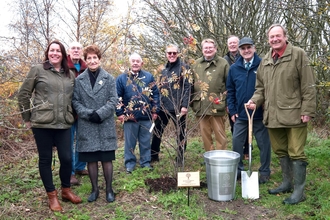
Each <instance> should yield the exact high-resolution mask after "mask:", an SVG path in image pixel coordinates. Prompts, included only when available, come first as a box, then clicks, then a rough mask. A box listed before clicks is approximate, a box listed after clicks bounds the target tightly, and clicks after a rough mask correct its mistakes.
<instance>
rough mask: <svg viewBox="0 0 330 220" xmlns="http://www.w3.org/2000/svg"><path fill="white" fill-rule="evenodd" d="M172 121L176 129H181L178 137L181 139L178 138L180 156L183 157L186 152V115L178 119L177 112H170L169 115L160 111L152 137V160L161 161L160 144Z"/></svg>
mask: <svg viewBox="0 0 330 220" xmlns="http://www.w3.org/2000/svg"><path fill="white" fill-rule="evenodd" d="M170 119H171V120H172V121H173V122H174V126H175V129H180V131H179V132H180V133H179V135H178V136H179V137H178V138H177V144H178V153H179V155H178V156H182V155H183V152H184V150H186V147H187V141H186V139H185V136H186V132H185V131H186V115H183V116H181V117H180V118H177V117H176V114H175V112H169V114H167V113H165V112H164V111H160V112H159V113H158V118H157V120H156V122H155V130H154V133H153V136H152V142H151V159H159V152H160V143H161V140H162V136H163V132H164V129H165V128H166V126H167V124H168V122H169V120H170ZM177 132H178V131H177Z"/></svg>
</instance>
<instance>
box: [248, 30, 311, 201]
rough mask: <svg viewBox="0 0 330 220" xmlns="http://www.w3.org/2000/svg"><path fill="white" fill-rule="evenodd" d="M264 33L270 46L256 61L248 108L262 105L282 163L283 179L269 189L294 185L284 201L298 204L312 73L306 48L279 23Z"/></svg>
mask: <svg viewBox="0 0 330 220" xmlns="http://www.w3.org/2000/svg"><path fill="white" fill-rule="evenodd" d="M267 35H268V43H269V45H270V46H271V49H270V51H269V52H268V53H267V54H266V55H265V57H264V59H263V60H262V61H261V63H260V65H259V68H258V71H257V80H256V91H255V93H254V95H253V96H252V98H251V99H250V100H249V101H248V104H249V108H250V109H254V108H256V107H259V106H261V105H263V107H264V117H263V118H264V119H263V123H264V124H265V126H266V127H267V128H268V133H269V137H270V141H271V145H272V148H273V151H274V153H275V154H276V155H277V156H278V157H279V160H280V163H281V168H282V177H283V182H282V184H281V185H280V186H279V187H277V188H275V189H271V190H269V193H270V194H279V193H287V192H291V190H292V188H293V190H294V191H293V193H292V194H291V196H290V197H288V198H286V199H285V200H284V201H283V203H284V204H297V203H299V202H301V201H303V200H304V199H305V195H304V186H305V180H306V166H307V164H308V163H307V157H306V155H305V153H304V146H305V144H306V138H307V122H308V121H309V120H310V119H311V118H312V117H314V116H315V110H316V89H315V77H314V74H313V70H312V68H311V66H310V65H309V60H308V57H307V55H306V53H305V51H304V50H302V49H301V48H298V47H295V46H293V45H292V44H291V43H289V42H288V41H287V35H286V30H285V28H284V27H283V26H282V25H280V24H273V25H272V26H271V27H270V28H269V29H268V32H267Z"/></svg>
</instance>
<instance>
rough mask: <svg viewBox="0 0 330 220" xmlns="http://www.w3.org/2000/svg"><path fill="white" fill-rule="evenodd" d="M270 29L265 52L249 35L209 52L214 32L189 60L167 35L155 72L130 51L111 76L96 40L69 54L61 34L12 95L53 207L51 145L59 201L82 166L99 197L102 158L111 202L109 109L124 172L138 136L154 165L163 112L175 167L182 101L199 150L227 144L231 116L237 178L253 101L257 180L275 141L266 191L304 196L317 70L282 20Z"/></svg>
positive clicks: (113, 144) (145, 163)
mask: <svg viewBox="0 0 330 220" xmlns="http://www.w3.org/2000/svg"><path fill="white" fill-rule="evenodd" d="M267 35H268V42H269V44H270V46H271V49H270V51H269V52H268V53H267V54H266V55H265V57H264V58H263V59H261V58H260V57H259V56H258V55H257V53H256V48H255V44H254V42H253V40H252V39H251V38H248V37H244V38H242V39H241V40H239V38H238V37H236V36H230V37H229V39H228V48H229V52H228V54H226V56H225V57H224V58H221V57H219V56H218V55H217V54H216V53H217V45H216V43H215V41H214V40H213V39H209V38H207V39H204V40H203V41H202V42H201V46H202V53H203V56H202V57H201V58H199V59H197V60H196V61H195V62H194V64H192V66H191V67H189V66H188V65H187V64H186V63H184V61H183V60H182V59H181V58H180V56H179V53H180V51H179V48H178V46H176V45H174V44H170V45H168V46H167V47H166V51H165V52H166V58H167V63H166V64H165V67H164V69H163V70H162V72H161V73H160V75H159V77H158V79H157V80H155V78H154V76H153V75H152V74H151V73H149V72H147V71H145V70H142V66H143V60H142V57H141V56H140V55H139V54H137V53H133V54H131V55H130V57H129V62H130V69H129V70H128V71H126V72H124V73H122V74H120V75H119V76H118V77H117V78H116V79H115V78H114V77H113V76H112V75H111V74H109V73H108V72H106V71H105V70H104V69H103V68H101V57H102V55H101V51H100V49H99V48H98V47H97V46H95V45H89V46H87V47H85V48H84V49H83V48H82V45H81V44H79V43H78V42H74V43H72V44H70V45H69V49H68V53H69V55H67V53H66V50H65V47H64V45H63V44H62V43H61V42H59V41H53V42H51V43H50V44H49V45H48V47H47V49H46V51H45V58H44V62H43V63H42V64H39V65H36V66H34V67H32V68H31V70H30V71H29V73H28V74H27V76H26V79H25V80H24V82H23V84H22V86H21V88H20V91H19V94H18V101H19V108H20V110H21V112H22V117H23V120H24V121H25V123H26V126H27V127H28V128H32V131H33V134H34V137H35V141H36V145H37V149H38V155H39V171H40V176H41V179H42V182H43V184H44V187H45V190H46V192H47V195H48V198H49V206H50V209H51V210H53V211H61V210H62V207H61V205H60V203H59V201H58V197H57V191H56V189H55V186H54V184H53V177H52V168H51V162H52V152H53V151H52V149H53V147H54V146H56V148H57V150H58V156H59V160H60V170H59V172H60V179H61V195H62V199H63V200H69V201H71V202H72V203H75V204H77V203H81V202H82V200H81V199H80V198H79V197H78V196H77V195H75V194H74V193H73V192H72V191H71V188H70V186H71V185H72V184H78V183H79V181H78V180H77V178H76V177H75V174H80V175H89V178H90V182H91V185H92V190H91V191H92V192H91V194H90V195H89V197H88V202H93V201H96V199H97V198H98V197H99V186H98V162H99V161H100V162H101V164H102V168H103V175H104V178H105V185H106V189H105V192H106V193H105V194H106V196H105V198H106V200H107V201H108V202H113V201H115V194H114V191H113V189H112V179H113V164H112V161H113V160H115V150H116V149H117V137H116V129H115V117H114V115H115V114H116V115H117V118H118V120H120V121H121V122H122V123H123V127H124V139H125V146H124V160H125V162H124V163H125V168H126V172H127V173H131V172H133V170H134V169H135V168H136V163H137V158H136V155H135V153H134V151H135V147H136V144H137V142H138V143H139V151H140V158H139V163H140V167H142V168H147V169H153V167H152V166H151V163H152V162H157V161H159V160H160V157H159V154H160V144H161V140H162V135H163V132H164V129H165V127H166V126H167V124H168V123H169V121H173V122H174V126H175V129H176V130H177V132H176V133H177V157H176V165H177V166H182V164H183V162H184V151H185V150H186V146H187V137H186V117H187V113H188V108H189V106H190V107H191V108H192V110H193V111H194V112H195V114H196V120H197V122H198V124H199V126H200V131H201V137H202V141H203V146H204V149H205V151H210V150H215V149H216V150H225V149H227V138H226V132H225V121H226V117H227V116H226V114H228V115H229V119H230V121H231V126H232V135H233V139H232V142H233V150H234V151H236V152H238V153H239V154H240V155H241V160H240V162H239V166H238V177H237V178H238V179H239V178H240V176H239V174H240V173H241V171H242V170H243V169H244V167H243V162H242V159H244V155H246V152H244V151H243V147H244V146H246V145H247V141H246V140H247V130H248V120H247V115H246V111H245V107H244V106H247V108H248V109H249V111H250V112H251V111H252V110H254V109H256V113H255V116H254V119H253V133H254V135H255V137H256V140H257V143H258V147H259V149H260V163H261V166H260V168H259V172H260V178H259V182H260V183H266V182H267V181H269V177H270V158H271V150H270V149H271V147H272V149H273V151H274V152H275V154H276V155H277V156H278V157H279V160H280V163H281V168H282V174H283V175H282V176H283V182H282V184H281V185H280V186H279V187H278V188H275V189H272V190H269V193H270V194H278V193H286V192H291V191H292V190H294V191H293V193H292V194H291V196H290V197H288V198H287V199H285V200H284V203H286V204H296V203H299V202H301V201H303V200H304V198H305V197H304V193H303V191H304V185H305V178H306V166H307V158H306V155H305V154H304V145H305V143H306V138H307V122H308V121H309V120H310V119H311V118H312V117H314V115H315V108H316V98H315V94H316V92H315V87H314V83H315V79H314V75H313V72H312V69H311V67H310V66H309V65H308V63H309V61H308V57H307V55H306V53H305V52H304V51H303V50H302V49H300V48H298V47H294V46H293V45H292V44H291V43H289V42H288V41H287V36H286V30H285V28H284V27H283V26H282V25H280V24H274V25H272V26H271V27H270V28H269V30H268V32H267ZM82 55H83V57H84V59H81V57H82ZM190 77H191V78H190ZM153 127H154V128H153ZM76 130H77V132H76ZM212 133H214V137H215V144H214V141H213V138H212ZM75 135H76V141H75V142H76V146H75V147H74V139H75ZM70 145H71V146H70ZM70 149H71V150H70ZM72 149H75V150H72ZM86 163H87V168H88V170H86V169H85V166H86Z"/></svg>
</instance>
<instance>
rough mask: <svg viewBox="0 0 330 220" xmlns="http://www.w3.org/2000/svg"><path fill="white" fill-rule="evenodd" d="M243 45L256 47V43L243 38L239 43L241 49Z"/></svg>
mask: <svg viewBox="0 0 330 220" xmlns="http://www.w3.org/2000/svg"><path fill="white" fill-rule="evenodd" d="M243 45H254V42H253V40H252V39H251V38H249V37H243V38H242V39H241V40H240V41H239V43H238V47H241V46H243Z"/></svg>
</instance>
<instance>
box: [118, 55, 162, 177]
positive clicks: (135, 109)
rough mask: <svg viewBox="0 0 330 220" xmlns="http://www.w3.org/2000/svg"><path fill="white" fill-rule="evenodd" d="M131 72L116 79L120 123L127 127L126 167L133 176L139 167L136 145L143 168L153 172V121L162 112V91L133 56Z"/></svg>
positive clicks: (138, 58) (130, 59) (140, 59)
mask: <svg viewBox="0 0 330 220" xmlns="http://www.w3.org/2000/svg"><path fill="white" fill-rule="evenodd" d="M129 62H130V66H131V68H130V70H129V71H126V72H124V73H122V74H121V75H119V76H118V78H117V79H116V88H117V93H118V98H119V104H118V106H117V109H116V114H117V116H118V120H120V121H121V122H122V123H124V138H125V152H124V157H125V167H126V172H127V173H132V171H133V170H134V168H135V165H136V156H135V154H134V150H135V146H136V143H137V141H138V142H139V149H140V167H141V168H144V167H146V168H149V169H152V167H151V165H150V160H151V147H150V139H151V133H152V131H151V130H152V128H151V126H152V121H153V120H156V118H157V113H158V109H159V91H158V88H157V85H156V82H155V80H154V77H153V75H152V74H151V73H149V72H147V71H145V70H142V69H141V67H142V65H143V61H142V58H141V56H140V55H139V54H137V53H133V54H132V55H131V56H130V57H129Z"/></svg>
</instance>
